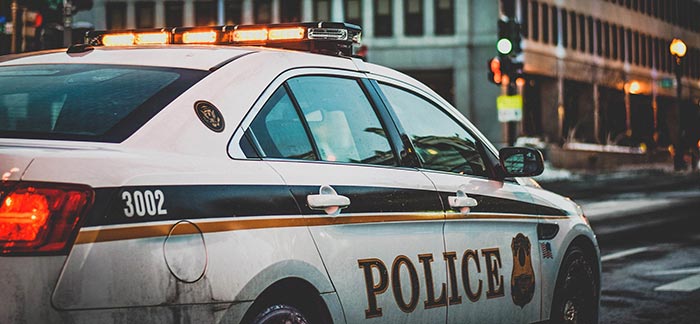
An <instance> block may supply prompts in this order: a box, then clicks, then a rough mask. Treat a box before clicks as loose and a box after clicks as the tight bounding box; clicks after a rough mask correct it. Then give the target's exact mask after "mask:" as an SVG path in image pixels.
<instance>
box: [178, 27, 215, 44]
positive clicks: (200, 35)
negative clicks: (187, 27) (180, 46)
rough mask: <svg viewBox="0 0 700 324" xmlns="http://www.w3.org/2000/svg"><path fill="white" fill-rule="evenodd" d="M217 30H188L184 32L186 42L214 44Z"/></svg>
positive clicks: (183, 37)
mask: <svg viewBox="0 0 700 324" xmlns="http://www.w3.org/2000/svg"><path fill="white" fill-rule="evenodd" d="M216 36H217V33H216V31H213V30H210V31H188V32H184V33H183V34H182V42H183V43H184V44H207V43H209V44H213V43H216Z"/></svg>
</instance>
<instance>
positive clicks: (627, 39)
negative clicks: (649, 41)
mask: <svg viewBox="0 0 700 324" xmlns="http://www.w3.org/2000/svg"><path fill="white" fill-rule="evenodd" d="M625 44H626V47H627V51H625V62H627V63H632V30H630V29H629V28H628V29H627V30H626V31H625Z"/></svg>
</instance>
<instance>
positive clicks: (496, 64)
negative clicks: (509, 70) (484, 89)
mask: <svg viewBox="0 0 700 324" xmlns="http://www.w3.org/2000/svg"><path fill="white" fill-rule="evenodd" d="M488 68H489V76H488V78H489V81H490V82H491V83H494V84H501V81H503V73H502V72H501V60H500V59H499V58H498V57H494V58H492V59H490V60H489V61H488Z"/></svg>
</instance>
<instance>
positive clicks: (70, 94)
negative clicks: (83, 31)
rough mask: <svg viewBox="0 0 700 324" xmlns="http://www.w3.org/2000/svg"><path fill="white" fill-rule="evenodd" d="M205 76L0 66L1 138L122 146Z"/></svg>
mask: <svg viewBox="0 0 700 324" xmlns="http://www.w3.org/2000/svg"><path fill="white" fill-rule="evenodd" d="M205 75H206V72H205V71H199V70H188V69H173V68H155V67H141V66H122V65H98V64H51V65H21V66H19V65H18V66H6V67H0V137H10V138H36V139H57V140H82V141H101V142H121V141H123V140H125V139H126V138H127V137H129V136H130V135H131V134H132V133H134V132H135V131H136V130H137V129H138V128H139V127H141V126H142V125H143V124H145V123H146V121H148V120H149V119H150V118H152V117H153V116H155V115H156V114H157V113H158V112H159V111H160V110H161V109H163V107H165V106H166V105H167V104H168V103H170V102H171V101H172V100H173V99H175V98H176V97H177V96H179V95H180V94H181V93H182V92H184V91H185V90H187V89H188V88H190V87H191V86H192V85H193V84H195V83H196V82H197V81H199V80H201V79H202V78H203V77H204V76H205Z"/></svg>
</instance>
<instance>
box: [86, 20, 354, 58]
mask: <svg viewBox="0 0 700 324" xmlns="http://www.w3.org/2000/svg"><path fill="white" fill-rule="evenodd" d="M361 34H362V30H361V29H360V27H359V26H355V25H351V24H347V23H334V22H318V23H284V24H259V25H237V26H215V27H184V28H183V27H177V28H172V29H151V30H140V31H133V30H126V31H115V32H106V31H90V32H87V33H86V35H85V45H87V46H134V45H157V44H228V45H247V46H265V47H274V48H283V49H288V50H297V51H305V52H312V53H321V54H327V55H336V56H351V55H353V49H354V47H353V46H354V45H356V44H359V42H360V36H361Z"/></svg>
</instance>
